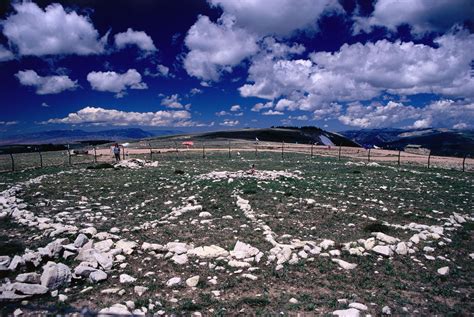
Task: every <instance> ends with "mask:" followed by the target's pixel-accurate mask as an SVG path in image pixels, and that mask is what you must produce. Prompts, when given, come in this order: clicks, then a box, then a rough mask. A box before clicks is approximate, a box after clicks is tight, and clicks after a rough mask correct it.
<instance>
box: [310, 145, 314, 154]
mask: <svg viewBox="0 0 474 317" xmlns="http://www.w3.org/2000/svg"><path fill="white" fill-rule="evenodd" d="M313 147H314V144H313V142H311V157H313Z"/></svg>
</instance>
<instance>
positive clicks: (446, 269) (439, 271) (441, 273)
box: [437, 266, 449, 275]
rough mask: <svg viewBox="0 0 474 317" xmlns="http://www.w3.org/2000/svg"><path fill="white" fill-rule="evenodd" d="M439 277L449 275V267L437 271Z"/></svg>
mask: <svg viewBox="0 0 474 317" xmlns="http://www.w3.org/2000/svg"><path fill="white" fill-rule="evenodd" d="M437 272H438V274H439V275H447V274H448V273H449V266H443V267H442V268H439V269H438V270H437Z"/></svg>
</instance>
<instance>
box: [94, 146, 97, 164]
mask: <svg viewBox="0 0 474 317" xmlns="http://www.w3.org/2000/svg"><path fill="white" fill-rule="evenodd" d="M94 163H97V151H96V148H95V147H94Z"/></svg>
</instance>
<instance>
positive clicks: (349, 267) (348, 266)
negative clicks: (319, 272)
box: [331, 259, 357, 270]
mask: <svg viewBox="0 0 474 317" xmlns="http://www.w3.org/2000/svg"><path fill="white" fill-rule="evenodd" d="M331 261H333V262H335V263H337V264H339V266H340V267H342V268H343V269H344V270H352V269H355V268H356V267H357V264H353V263H349V262H346V261H344V260H341V259H331Z"/></svg>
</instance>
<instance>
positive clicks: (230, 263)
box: [227, 260, 251, 268]
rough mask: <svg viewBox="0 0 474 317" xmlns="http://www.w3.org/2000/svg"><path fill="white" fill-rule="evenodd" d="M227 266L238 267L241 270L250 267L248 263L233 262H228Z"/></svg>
mask: <svg viewBox="0 0 474 317" xmlns="http://www.w3.org/2000/svg"><path fill="white" fill-rule="evenodd" d="M227 264H228V265H229V266H230V267H240V268H243V267H250V266H251V264H250V263H248V262H243V261H235V260H230V261H229V262H228V263H227Z"/></svg>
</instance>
